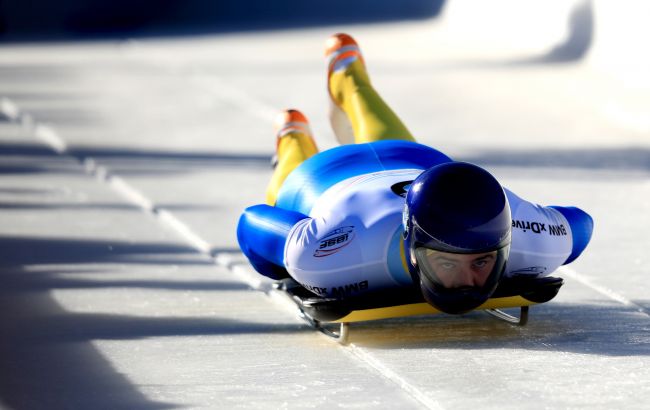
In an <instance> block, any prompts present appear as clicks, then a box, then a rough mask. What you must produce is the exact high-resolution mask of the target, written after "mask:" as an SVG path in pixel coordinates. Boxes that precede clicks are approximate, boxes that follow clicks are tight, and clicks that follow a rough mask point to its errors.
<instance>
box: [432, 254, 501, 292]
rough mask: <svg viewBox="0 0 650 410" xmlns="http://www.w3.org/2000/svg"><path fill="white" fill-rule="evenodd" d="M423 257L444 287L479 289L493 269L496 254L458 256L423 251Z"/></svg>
mask: <svg viewBox="0 0 650 410" xmlns="http://www.w3.org/2000/svg"><path fill="white" fill-rule="evenodd" d="M423 256H424V258H425V262H426V264H427V265H428V268H429V269H431V270H433V271H434V272H435V275H436V276H437V277H438V279H439V280H440V282H441V284H442V285H443V286H444V287H446V288H460V287H463V286H479V287H480V286H483V285H484V284H485V282H486V280H487V279H488V277H489V276H490V273H491V272H492V269H493V268H494V265H495V263H496V258H497V252H496V251H492V252H486V253H473V254H458V253H447V252H440V251H434V250H432V249H425V252H424V253H423Z"/></svg>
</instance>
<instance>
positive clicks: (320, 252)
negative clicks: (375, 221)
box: [314, 226, 355, 258]
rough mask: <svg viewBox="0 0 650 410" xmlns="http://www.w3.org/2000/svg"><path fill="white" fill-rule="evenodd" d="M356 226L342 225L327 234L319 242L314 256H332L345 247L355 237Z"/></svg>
mask: <svg viewBox="0 0 650 410" xmlns="http://www.w3.org/2000/svg"><path fill="white" fill-rule="evenodd" d="M354 236H355V235H354V226H342V227H340V228H336V229H335V230H333V231H332V232H330V233H328V234H327V235H325V236H324V237H323V238H321V240H320V241H319V242H318V249H316V251H315V252H314V257H316V258H322V257H325V256H330V255H333V254H335V253H336V252H338V251H340V250H341V249H343V248H345V247H346V246H348V245H349V244H350V242H352V240H353V239H354Z"/></svg>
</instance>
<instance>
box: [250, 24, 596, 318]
mask: <svg viewBox="0 0 650 410" xmlns="http://www.w3.org/2000/svg"><path fill="white" fill-rule="evenodd" d="M326 55H327V57H328V59H329V70H328V90H329V94H330V97H331V102H332V111H331V114H330V118H331V120H332V121H331V122H332V126H333V128H334V131H335V134H336V136H337V139H338V140H339V142H340V143H341V144H344V145H341V146H339V147H336V148H333V149H330V150H327V151H324V152H320V153H319V152H318V149H317V147H316V144H315V143H314V140H313V138H312V135H311V132H310V129H309V125H308V122H307V119H306V118H305V116H304V115H303V114H301V113H300V112H299V111H296V110H287V111H285V112H283V113H282V115H281V116H280V117H279V121H278V123H277V124H276V127H277V165H276V168H275V171H274V173H273V176H272V179H271V182H270V184H269V187H268V190H267V204H266V205H255V206H252V207H250V208H248V209H246V210H245V211H244V213H243V215H242V216H241V218H240V221H239V226H238V231H237V235H238V240H239V244H240V247H241V249H242V251H243V252H244V254H245V255H246V256H247V257H248V259H249V260H250V262H251V264H252V265H253V267H254V268H255V269H256V270H257V271H258V272H259V273H261V274H263V275H266V276H268V277H270V278H273V279H278V280H281V279H285V278H292V279H293V280H295V282H297V284H299V285H301V286H298V285H297V284H295V282H294V284H295V286H288V288H287V287H285V290H289V291H291V292H292V293H293V294H296V295H298V296H299V297H300V298H301V299H302V300H306V299H309V297H310V296H311V299H312V302H311V306H312V307H313V306H316V308H314V309H312V311H311V313H310V314H311V315H312V316H314V315H316V316H317V315H318V314H319V312H318V311H319V309H318V306H317V305H318V303H319V300H322V301H325V302H326V303H321V305H322V306H325V308H327V307H328V306H330V307H331V305H332V304H334V309H333V310H332V309H329V310H328V309H325V310H324V311H323V312H321V314H322V315H321V316H322V317H316V319H318V320H324V321H330V320H331V321H337V320H338V321H345V320H346V319H342V318H343V317H344V316H346V314H347V313H349V312H350V311H354V310H356V309H359V310H363V309H369V308H373V307H386V306H391V305H397V304H399V305H402V304H407V305H408V304H413V303H417V302H422V303H424V301H426V302H427V303H428V305H426V306H427V307H433V308H435V309H431V311H433V312H435V311H436V310H438V311H442V312H446V313H451V314H458V313H464V312H468V311H470V310H473V309H476V308H481V309H485V308H490V307H508V306H518V305H521V306H523V305H528V304H532V303H536V302H545V301H547V300H549V299H551V298H552V297H553V296H555V294H557V291H558V290H559V287H560V286H561V284H562V281H561V279H557V278H550V279H549V278H546V280H544V279H543V278H544V277H546V276H547V275H549V274H550V273H551V272H553V271H554V270H555V269H557V268H558V267H559V266H560V265H563V264H567V263H570V262H571V261H573V260H574V259H576V258H577V257H578V256H579V255H580V253H581V252H582V251H583V250H584V249H585V247H586V246H587V244H588V242H589V240H590V238H591V233H592V228H593V223H592V219H591V217H590V216H589V215H588V214H586V213H585V212H583V211H582V210H580V209H578V208H575V207H561V206H545V207H543V206H539V205H536V204H533V203H530V202H528V201H526V200H524V199H522V198H520V197H518V196H517V195H515V194H513V193H512V192H510V191H508V190H507V189H503V188H502V187H501V185H500V184H499V183H498V182H497V181H496V179H495V178H494V177H493V176H492V175H490V174H489V173H488V172H487V171H485V170H483V169H482V168H479V167H478V166H475V165H472V164H468V163H463V162H454V161H453V160H452V159H450V158H449V157H447V156H446V155H445V154H443V153H441V152H439V151H437V150H435V149H432V148H429V147H427V146H424V145H421V144H418V143H416V142H415V140H414V138H413V137H412V136H411V134H410V132H409V131H408V130H407V129H406V127H405V126H404V124H402V122H401V121H400V119H399V118H398V117H397V116H396V115H395V113H393V111H392V110H391V109H390V108H389V107H388V106H387V105H386V103H385V102H384V101H383V100H382V99H381V97H380V96H379V95H378V94H377V92H376V91H375V90H374V89H373V87H372V85H371V83H370V80H369V77H368V74H367V72H366V68H365V63H364V61H363V58H362V56H361V52H360V50H359V47H358V45H357V43H356V42H355V41H354V39H352V38H351V37H350V36H348V35H345V34H337V35H334V36H332V37H331V38H330V39H328V41H327V48H326ZM285 282H286V281H285ZM296 288H300V289H299V290H296ZM497 288H499V290H498V291H497V294H495V290H497ZM537 288H539V289H542V290H540V291H539V292H537V291H536V289H537ZM305 289H306V290H305ZM539 289H538V290H539ZM544 289H545V290H544ZM307 290H308V291H307ZM526 292H528V293H526ZM517 295H524V296H526V295H529V296H528V299H526V298H519V299H517V300H516V301H515V302H512V301H510V302H507V303H506V302H505V300H506V299H503V301H504V303H496V304H492V305H490V304H489V301H488V299H489V298H490V297H491V296H492V297H495V296H517ZM495 300H496V299H495ZM336 301H341V303H340V304H339V305H337V303H336ZM355 301H357V302H355ZM359 301H361V302H359ZM486 301H487V302H488V303H486ZM527 301H528V302H530V303H527ZM346 303H347V305H346ZM355 303H356V304H355ZM322 306H321V307H322ZM346 306H347V308H346ZM321 310H322V309H321ZM337 312H338V313H337ZM420 312H421V309H420V310H418V309H415V310H410V311H409V312H407V314H408V313H420ZM402 313H403V312H402ZM393 314H395V315H398V314H400V313H398V312H394V313H390V312H387V311H382V312H381V313H379V314H378V315H374V316H373V315H367V316H363V315H362V316H361V317H360V318H361V319H360V320H363V319H372V318H377V317H385V316H391V315H393ZM522 314H523V310H522ZM349 320H351V321H354V319H349Z"/></svg>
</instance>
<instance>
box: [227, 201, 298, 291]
mask: <svg viewBox="0 0 650 410" xmlns="http://www.w3.org/2000/svg"><path fill="white" fill-rule="evenodd" d="M305 218H307V216H306V215H304V214H301V213H299V212H294V211H288V210H285V209H280V208H276V207H273V206H268V205H255V206H251V207H249V208H247V209H246V210H244V213H243V214H242V216H241V217H240V218H239V224H238V225H237V241H238V242H239V247H240V248H241V250H242V252H243V253H244V255H246V257H247V258H248V260H249V261H250V262H251V265H253V267H254V268H255V270H256V271H258V272H259V273H261V274H262V275H265V276H268V277H270V278H272V279H281V278H283V277H287V273H286V270H285V269H284V246H285V243H286V241H287V236H288V235H289V231H290V230H291V228H292V227H293V226H294V225H295V224H296V223H297V222H298V221H300V220H302V219H305Z"/></svg>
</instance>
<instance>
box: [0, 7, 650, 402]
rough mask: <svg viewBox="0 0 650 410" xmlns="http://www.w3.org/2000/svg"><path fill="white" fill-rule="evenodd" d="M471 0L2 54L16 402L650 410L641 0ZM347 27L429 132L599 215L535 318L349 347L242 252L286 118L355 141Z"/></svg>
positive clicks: (6, 245) (2, 348)
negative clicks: (495, 3) (523, 1)
mask: <svg viewBox="0 0 650 410" xmlns="http://www.w3.org/2000/svg"><path fill="white" fill-rule="evenodd" d="M467 3H468V2H464V1H458V2H454V3H451V4H449V5H447V6H446V8H445V11H444V16H443V17H442V18H439V19H435V20H424V21H420V22H409V23H393V24H376V25H358V26H345V27H327V28H311V29H302V30H287V31H275V32H259V33H258V32H245V33H239V34H221V35H214V36H203V37H188V38H178V39H173V38H171V39H170V38H168V39H148V40H145V39H141V40H133V41H119V42H118V41H105V42H86V43H61V44H24V45H20V44H17V45H9V44H5V45H3V46H1V47H0V94H1V97H2V100H1V102H0V363H1V365H0V407H2V406H5V407H7V408H12V409H39V408H107V409H108V408H110V409H117V408H138V409H159V408H160V409H162V408H255V409H258V408H264V409H275V408H290V409H297V408H338V407H342V408H363V409H375V408H381V409H389V408H390V409H394V408H427V409H452V408H453V409H476V408H490V409H491V408H494V409H496V408H498V409H521V408H530V409H539V408H553V409H555V408H591V409H612V408H626V409H646V408H648V403H650V359H649V355H650V292H649V291H648V285H647V283H648V280H649V279H650V270H649V268H648V266H650V257H649V256H648V248H649V247H650V241H649V240H648V237H647V231H648V229H650V216H649V215H650V139H649V137H650V119H649V117H648V112H650V80H649V79H648V76H647V73H648V72H650V70H648V67H649V66H650V63H649V62H648V61H647V60H644V58H645V57H643V54H647V53H645V51H644V49H643V48H642V46H641V45H640V44H638V45H637V44H636V43H635V41H636V42H637V43H639V42H640V41H638V40H639V38H641V37H643V36H641V37H638V38H637V37H635V35H633V34H632V33H633V32H634V27H635V26H634V25H633V24H634V22H635V21H636V20H634V18H633V17H634V16H635V15H637V14H640V10H636V9H634V7H632V5H631V4H627V2H623V3H625V4H622V3H621V7H619V8H612V7H611V6H610V5H608V4H607V3H605V2H598V1H596V2H593V3H585V2H582V3H576V4H577V5H578V6H580V4H582V7H583V11H582V13H583V14H581V15H578V17H579V16H582V17H583V18H584V17H585V15H586V16H587V17H589V18H591V19H592V20H587V22H589V21H591V26H589V24H587V27H586V28H585V27H584V24H583V26H581V30H582V31H581V33H583V34H581V35H582V36H583V37H582V39H583V40H580V37H579V36H578V37H577V38H578V40H576V39H575V36H574V38H573V40H571V36H570V32H571V31H570V30H569V31H567V30H568V28H567V27H568V26H567V24H568V23H567V22H568V21H570V20H571V12H572V10H573V9H571V8H570V7H569V6H567V5H564V2H555V3H552V5H553V7H550V9H552V10H550V9H549V8H548V7H546V6H545V7H544V8H542V5H539V6H536V7H537V8H535V7H532V8H530V7H529V8H523V7H516V6H515V4H517V2H507V1H506V2H503V3H504V5H505V4H507V5H510V7H511V8H514V10H513V12H515V13H519V14H517V16H519V17H520V19H505V18H504V19H501V20H496V21H494V22H492V23H490V24H488V23H489V19H482V20H473V19H472V17H471V16H474V15H476V14H477V13H479V14H480V13H496V11H495V9H497V8H498V7H493V8H490V9H488V8H486V9H485V10H476V7H479V8H480V7H482V6H477V5H474V6H470V5H468V4H467ZM529 6H530V4H529ZM574 6H575V5H574ZM623 6H626V7H623ZM584 7H588V9H584ZM636 7H642V6H636ZM585 10H587V11H585ZM470 11H472V12H471V13H470ZM585 13H588V14H585ZM626 13H627V14H626ZM494 18H495V19H496V18H497V17H494ZM573 19H574V22H575V21H576V19H577V20H579V18H577V17H574V18H573ZM617 19H618V20H617ZM637 20H638V19H637ZM621 21H626V22H628V24H621ZM630 22H631V23H630ZM583 23H584V20H583ZM576 24H577V23H576ZM574 25H575V24H574ZM630 25H632V26H631V27H630ZM641 25H642V24H641V22H639V26H638V27H641ZM488 27H489V28H491V29H493V30H487V28H488ZM495 27H496V29H495ZM638 27H637V28H638ZM339 30H344V31H348V32H350V33H351V34H353V35H354V36H355V37H356V38H357V39H358V40H359V42H360V43H361V46H362V48H363V51H364V55H365V58H366V61H367V63H368V66H369V71H370V74H371V76H372V78H373V81H374V84H375V87H376V88H377V89H378V90H379V91H380V92H381V94H382V95H383V96H384V98H385V99H386V100H387V101H388V102H389V104H391V106H392V107H393V108H394V109H395V111H396V112H397V113H398V114H399V115H400V116H401V117H402V118H403V120H404V121H405V123H406V124H407V125H408V126H409V128H410V129H411V131H412V132H413V133H414V134H415V135H416V136H417V137H418V138H419V140H420V141H421V142H424V143H426V144H430V145H432V146H434V147H436V148H438V149H441V150H442V151H444V152H445V153H447V154H449V155H451V156H452V157H453V158H456V159H459V160H467V161H472V162H475V163H478V164H480V165H482V166H484V167H486V168H487V169H488V170H490V171H492V172H493V173H494V174H495V175H497V177H498V178H499V179H500V180H501V181H502V183H503V184H504V185H505V186H507V187H508V188H510V189H512V190H513V191H514V192H516V193H518V194H519V195H521V196H523V197H525V198H527V199H529V200H532V201H535V202H538V203H541V204H557V205H575V206H579V207H581V208H583V209H585V210H586V211H588V212H589V213H590V214H591V215H592V216H593V217H594V220H595V224H596V225H595V233H594V238H593V241H592V243H591V245H590V246H589V248H588V249H587V251H586V252H585V253H584V254H583V256H582V257H580V258H579V259H578V261H577V262H575V263H573V264H571V265H569V266H568V267H566V268H562V269H561V270H560V271H558V272H557V275H558V276H562V277H564V278H565V281H566V284H565V286H564V287H563V289H562V290H561V291H560V294H559V296H558V297H557V298H556V299H555V300H553V301H552V302H550V303H548V304H545V305H542V306H533V307H532V308H531V311H530V321H529V324H528V325H527V326H526V327H523V328H517V327H513V326H510V325H508V324H506V323H502V322H499V321H496V320H494V319H492V318H490V317H489V316H487V315H485V314H482V313H472V314H468V315H464V316H460V317H452V316H436V317H414V318H404V319H399V320H397V319H395V320H387V321H380V322H374V323H366V324H352V326H351V330H350V342H351V344H350V345H349V346H347V347H342V346H340V345H338V344H336V343H335V342H332V341H330V340H328V339H327V338H326V337H325V336H323V335H321V334H319V333H317V332H315V331H313V330H310V329H309V328H308V327H307V326H306V325H304V324H303V323H302V322H301V321H300V320H299V319H298V318H297V317H296V316H295V314H294V313H293V312H292V311H291V310H290V309H289V307H288V306H286V305H283V304H282V303H280V302H279V301H278V300H277V299H276V298H274V297H270V296H269V295H268V294H267V293H265V292H264V291H265V290H268V288H269V283H268V282H266V281H264V280H262V279H261V278H260V277H259V276H257V275H256V274H255V273H254V272H253V271H252V269H251V268H250V266H249V265H248V264H247V263H246V261H245V260H244V259H243V257H242V256H241V254H240V253H239V251H238V248H237V242H236V237H235V227H236V223H237V219H238V217H239V214H240V213H241V211H242V209H243V208H244V207H246V206H248V205H251V204H255V203H260V202H262V201H263V198H264V188H265V184H266V182H267V180H268V178H269V176H270V172H271V170H270V166H269V160H270V157H271V154H272V153H273V149H274V144H275V142H274V140H273V138H274V137H273V135H272V131H271V123H272V119H273V115H274V114H275V112H276V111H277V110H278V109H281V108H285V107H297V108H300V109H301V110H303V111H304V112H305V113H306V115H307V116H308V117H309V118H310V120H311V122H312V129H313V130H314V132H315V134H316V138H317V141H318V144H319V146H320V148H321V149H326V148H329V147H332V146H334V145H335V142H334V137H333V135H332V133H331V131H330V129H329V126H328V123H327V111H326V107H327V99H326V98H327V95H326V92H325V74H324V73H325V67H324V61H323V58H322V46H323V42H324V40H325V39H326V38H327V36H328V35H330V34H331V33H333V32H336V31H339ZM585 30H587V31H586V33H587V34H588V35H589V36H588V37H586V38H587V41H586V42H585V40H584V38H585V37H584V36H585V35H586V34H584V33H585ZM513 32H516V33H517V35H512V33H513ZM626 33H627V34H626ZM645 33H646V37H647V34H648V32H647V29H646V32H645ZM626 35H627V37H626ZM617 36H618V37H617ZM569 40H570V41H569ZM571 41H573V43H571ZM580 41H582V43H580ZM623 43H624V44H626V47H628V49H627V51H624V50H622V49H621V48H620V47H617V44H623ZM567 44H568V45H567ZM637 46H638V48H636V47H637ZM563 47H564V48H563ZM572 47H573V48H572ZM581 47H583V48H584V49H582V50H581ZM558 50H559V51H558ZM563 50H564V51H563ZM567 50H568V51H567ZM558 56H559V57H558Z"/></svg>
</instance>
